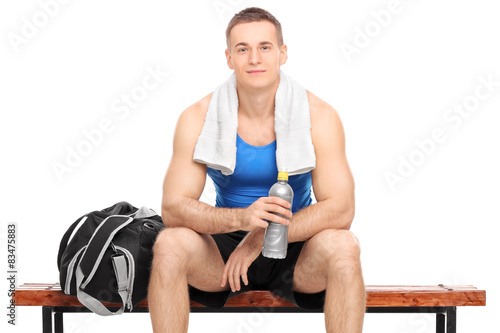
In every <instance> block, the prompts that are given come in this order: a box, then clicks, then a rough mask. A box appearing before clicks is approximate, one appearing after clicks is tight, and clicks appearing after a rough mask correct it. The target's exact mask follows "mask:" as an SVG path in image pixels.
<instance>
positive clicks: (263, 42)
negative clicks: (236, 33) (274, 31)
mask: <svg viewBox="0 0 500 333" xmlns="http://www.w3.org/2000/svg"><path fill="white" fill-rule="evenodd" d="M268 44H271V45H274V44H273V43H272V42H269V41H267V40H265V41H262V42H260V43H259V45H268ZM248 45H249V44H248V43H245V42H239V43H238V44H236V45H235V46H234V48H236V47H238V46H248Z"/></svg>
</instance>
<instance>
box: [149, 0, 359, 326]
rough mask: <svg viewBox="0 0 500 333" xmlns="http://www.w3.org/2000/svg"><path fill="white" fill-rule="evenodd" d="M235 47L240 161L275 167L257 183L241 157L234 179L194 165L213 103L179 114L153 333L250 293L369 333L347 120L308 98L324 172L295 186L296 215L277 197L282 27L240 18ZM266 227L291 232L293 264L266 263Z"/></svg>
mask: <svg viewBox="0 0 500 333" xmlns="http://www.w3.org/2000/svg"><path fill="white" fill-rule="evenodd" d="M226 38H227V50H226V58H227V64H228V66H229V68H230V69H232V70H234V73H235V75H236V80H237V81H236V82H237V95H238V128H237V135H238V139H237V154H245V153H247V154H252V156H254V157H255V158H256V159H257V160H258V161H259V163H267V164H266V165H265V168H264V169H263V170H268V172H264V174H262V173H260V174H259V175H255V174H252V172H253V170H252V167H253V166H252V165H251V163H250V162H248V163H247V161H252V160H255V159H248V158H240V159H238V155H237V160H236V161H237V164H236V167H235V171H234V173H233V174H232V175H229V176H226V175H223V174H222V173H221V172H220V171H218V170H214V169H211V168H208V167H207V166H206V165H205V164H201V163H197V162H194V161H193V153H194V149H195V146H196V143H197V139H198V137H199V135H200V132H201V129H202V127H203V125H204V121H205V115H206V114H207V109H208V105H209V102H210V98H211V94H210V95H208V96H206V97H205V98H203V99H202V100H200V101H199V102H197V103H195V104H194V105H192V106H190V107H189V108H187V109H186V110H185V111H184V112H183V113H182V114H181V115H180V117H179V119H178V122H177V126H176V130H175V134H174V140H173V154H172V158H171V161H170V165H169V167H168V170H167V173H166V176H165V181H164V187H163V201H162V218H163V221H164V223H165V225H166V226H167V228H166V229H165V230H164V231H162V232H161V233H160V235H159V236H158V238H157V240H156V243H155V246H154V259H153V264H152V271H151V279H150V284H149V295H148V299H149V308H150V314H151V320H152V324H153V329H154V332H187V329H188V319H189V299H190V298H191V299H193V300H195V301H197V302H199V303H202V304H205V305H208V306H212V307H222V306H223V305H224V303H225V302H226V300H227V298H228V296H229V297H231V296H234V295H236V294H237V293H241V292H243V291H246V290H250V289H268V290H271V291H273V292H275V293H276V294H278V295H279V296H281V297H284V298H285V299H287V300H290V301H291V302H294V303H295V304H297V305H298V306H300V307H303V308H309V309H314V308H316V309H317V308H323V309H324V313H325V324H326V330H327V332H337V333H339V332H349V333H353V332H361V331H362V326H363V319H364V313H365V305H366V294H365V287H364V282H363V277H362V272H361V264H360V259H359V258H360V248H359V243H358V241H357V239H356V237H355V236H354V234H353V233H352V232H350V231H349V229H350V226H351V222H352V220H353V217H354V181H353V177H352V174H351V171H350V169H349V165H348V163H347V159H346V155H345V142H344V132H343V127H342V123H341V121H340V118H339V116H338V114H337V112H336V111H335V109H333V108H332V107H331V106H330V105H328V104H327V103H325V102H324V101H322V100H321V99H319V98H318V97H316V96H315V95H313V94H312V93H310V92H309V91H307V96H308V100H309V107H310V117H311V138H312V143H313V145H314V152H315V155H316V167H315V168H314V169H313V170H312V171H310V172H307V173H304V174H299V175H295V176H290V180H289V183H290V184H291V185H292V188H294V192H295V195H296V196H299V197H300V198H299V199H300V200H299V202H301V205H300V207H292V211H293V212H294V214H293V215H292V213H291V212H290V211H288V209H289V208H290V206H289V204H288V202H286V201H285V200H282V199H280V198H276V197H267V191H268V190H269V188H270V186H271V185H272V184H273V183H275V182H276V176H277V174H278V170H277V166H276V159H275V156H274V154H275V150H276V141H275V140H276V134H275V131H274V120H275V117H274V111H275V94H276V90H277V88H278V85H279V82H280V67H281V66H282V65H284V64H285V63H286V60H287V47H286V45H285V44H283V38H282V32H281V25H280V24H279V22H278V21H277V20H276V18H275V17H274V16H272V15H271V14H270V13H269V12H267V11H265V10H262V9H260V8H247V9H245V10H243V11H241V12H240V13H238V14H236V15H235V16H234V17H233V19H232V20H231V22H230V23H229V25H228V28H227V31H226ZM207 172H208V174H209V176H210V177H211V178H212V179H213V181H214V183H215V184H216V189H217V190H218V193H217V195H218V200H217V206H216V207H213V206H210V205H207V204H205V203H202V202H200V201H199V198H200V196H201V194H202V192H203V189H204V186H205V179H206V175H207ZM252 176H255V179H252V178H251V177H252ZM257 176H258V177H257ZM257 178H258V179H257ZM221 183H223V184H224V186H217V185H218V184H219V185H220V184H221ZM311 184H312V188H313V189H314V195H315V197H316V200H317V203H315V204H311ZM221 189H223V190H224V191H221ZM249 193H253V194H255V193H260V197H259V198H258V199H257V200H255V197H254V196H252V195H250V194H249ZM294 202H295V200H294ZM273 213H278V214H281V215H283V216H286V217H288V218H290V220H289V221H288V220H287V219H284V218H280V217H278V216H276V215H275V214H273ZM267 221H274V222H278V223H282V224H289V234H288V242H289V247H288V253H287V257H286V259H284V260H278V259H268V258H265V257H263V256H262V255H261V249H262V244H263V239H264V232H265V228H266V227H267V225H268V222H267Z"/></svg>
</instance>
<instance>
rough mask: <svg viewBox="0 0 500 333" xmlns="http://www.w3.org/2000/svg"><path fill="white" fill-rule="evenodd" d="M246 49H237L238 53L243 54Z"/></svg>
mask: <svg viewBox="0 0 500 333" xmlns="http://www.w3.org/2000/svg"><path fill="white" fill-rule="evenodd" d="M246 50H247V49H239V50H238V52H245V51H246Z"/></svg>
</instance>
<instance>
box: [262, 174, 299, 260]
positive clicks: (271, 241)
mask: <svg viewBox="0 0 500 333" xmlns="http://www.w3.org/2000/svg"><path fill="white" fill-rule="evenodd" d="M269 196H270V197H280V198H282V199H284V200H286V201H288V202H289V203H290V204H293V189H292V187H291V186H290V185H289V184H288V173H287V172H285V171H280V172H279V173H278V182H277V183H276V184H274V185H273V186H272V187H271V189H270V190H269ZM290 210H291V208H290ZM275 214H276V213H275ZM276 215H278V216H280V217H283V218H286V219H288V218H287V217H285V216H283V215H281V214H276ZM268 222H269V226H268V227H267V228H266V233H265V235H264V245H263V246H262V255H263V256H264V257H267V258H273V259H285V257H286V251H287V249H288V226H287V225H283V224H281V223H276V222H272V221H268Z"/></svg>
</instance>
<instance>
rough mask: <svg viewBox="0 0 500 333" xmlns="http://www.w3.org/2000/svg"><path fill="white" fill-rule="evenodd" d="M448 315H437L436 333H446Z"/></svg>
mask: <svg viewBox="0 0 500 333" xmlns="http://www.w3.org/2000/svg"><path fill="white" fill-rule="evenodd" d="M445 328H446V314H444V313H436V333H445V332H446V331H445Z"/></svg>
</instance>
